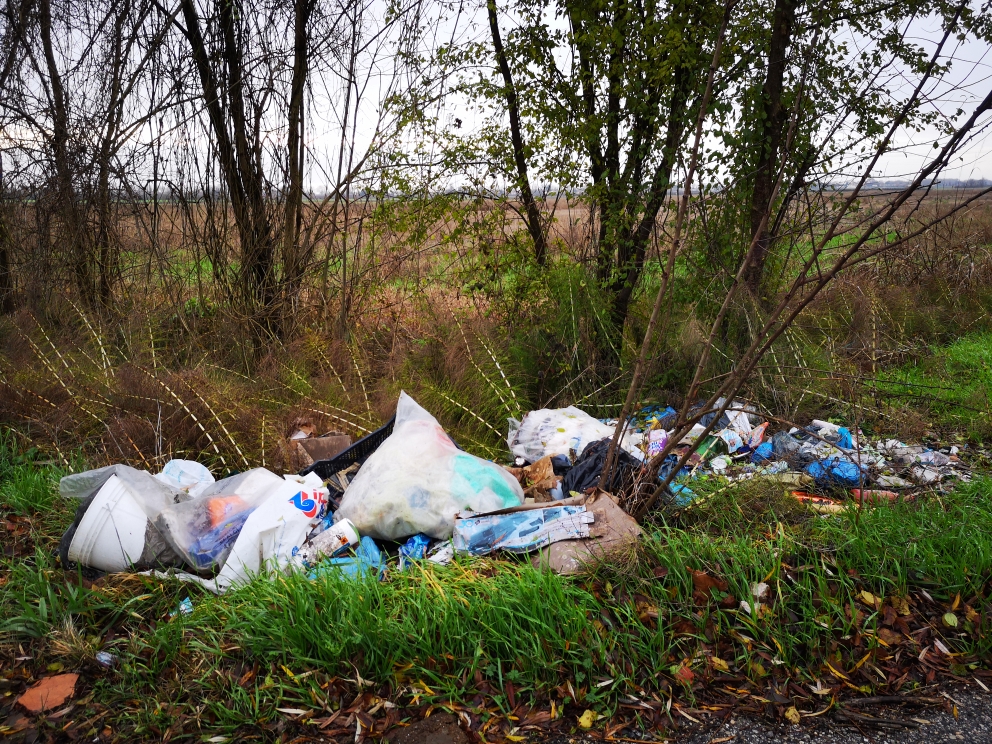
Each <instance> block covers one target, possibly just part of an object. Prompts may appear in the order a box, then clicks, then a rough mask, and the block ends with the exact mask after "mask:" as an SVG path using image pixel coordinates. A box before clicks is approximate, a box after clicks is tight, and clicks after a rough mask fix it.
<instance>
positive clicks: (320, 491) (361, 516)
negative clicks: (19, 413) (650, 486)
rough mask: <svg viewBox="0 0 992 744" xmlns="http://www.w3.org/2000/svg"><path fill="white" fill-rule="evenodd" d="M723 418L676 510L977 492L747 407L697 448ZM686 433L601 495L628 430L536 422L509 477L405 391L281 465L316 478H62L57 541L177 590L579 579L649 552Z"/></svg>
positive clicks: (676, 482) (917, 464)
mask: <svg viewBox="0 0 992 744" xmlns="http://www.w3.org/2000/svg"><path fill="white" fill-rule="evenodd" d="M723 403H724V401H719V402H718V404H717V406H718V407H717V409H716V410H714V411H711V412H708V413H706V414H705V415H704V416H702V417H701V423H699V424H697V425H696V426H695V427H694V428H693V429H692V431H690V432H689V433H688V434H687V435H686V436H685V437H683V438H682V439H681V440H680V441H679V442H678V444H677V446H676V447H675V448H674V449H673V450H672V452H671V454H669V455H668V456H667V457H666V459H665V461H664V463H663V464H662V467H661V468H660V469H659V471H658V473H657V475H652V476H651V477H652V478H657V479H658V480H659V481H663V480H664V479H667V478H668V476H670V475H671V471H672V469H673V468H674V467H676V466H677V464H678V463H679V462H680V461H681V460H682V459H683V458H684V459H685V464H684V466H683V467H682V469H681V470H680V471H679V472H678V473H677V474H676V476H677V477H676V478H675V479H673V483H672V485H671V486H670V488H669V491H668V496H669V499H668V505H669V506H675V507H677V508H682V507H685V506H689V505H691V504H692V503H693V501H694V500H695V498H696V496H695V494H694V493H693V491H692V490H691V488H690V487H689V485H688V483H690V482H691V481H692V479H694V478H699V477H703V476H720V477H724V478H727V479H729V480H741V479H747V478H756V477H761V478H773V479H776V480H778V481H780V482H781V483H783V484H784V485H785V486H786V487H787V488H790V489H791V488H794V489H795V490H792V491H791V493H792V494H793V495H794V496H795V497H796V498H797V499H800V500H806V501H808V503H811V504H814V505H816V506H817V507H819V508H821V509H823V508H824V507H826V510H828V511H829V510H830V507H831V505H834V506H836V508H844V506H843V503H842V502H841V501H840V500H838V499H837V498H836V497H837V496H838V495H840V494H841V493H842V492H847V493H848V494H849V496H850V498H851V499H853V500H854V501H858V502H867V501H884V500H893V499H895V498H898V493H897V492H902V493H909V492H912V489H915V488H917V487H919V486H927V485H928V486H933V485H936V484H939V483H940V482H941V481H942V480H944V479H947V478H952V477H958V478H967V477H968V476H967V471H966V469H964V468H963V466H962V465H961V463H960V461H959V459H958V457H957V450H956V448H950V449H948V450H946V451H936V450H931V449H927V448H924V447H922V446H916V445H907V444H905V443H903V442H899V441H896V440H882V441H875V442H871V441H869V440H868V439H867V438H866V437H865V436H864V435H863V433H861V432H860V431H854V432H852V431H850V430H849V429H847V428H845V427H843V426H839V425H837V424H833V423H830V422H826V421H817V420H814V421H813V422H812V424H811V425H810V426H807V427H806V428H803V429H799V428H791V429H789V430H782V431H778V432H776V433H774V434H772V433H771V432H770V431H769V429H770V424H769V422H767V421H763V420H762V419H761V417H760V416H759V415H758V414H757V413H756V412H755V411H754V410H753V409H752V408H750V407H748V406H746V405H744V404H742V403H736V402H735V404H734V405H733V406H729V407H728V410H727V412H726V413H723V414H721V416H720V418H719V420H717V421H716V422H715V426H713V427H712V432H713V433H712V434H710V435H707V436H703V434H704V433H705V428H706V426H707V425H709V424H711V423H714V419H716V416H717V412H718V411H719V409H721V408H723ZM699 412H700V409H698V408H697V409H696V410H695V411H694V412H693V413H695V414H698V413H699ZM676 419H677V414H676V411H675V410H674V409H673V408H669V407H666V408H662V407H648V408H644V409H642V410H641V411H639V412H638V414H637V415H635V416H634V417H632V418H631V420H630V421H628V422H626V425H625V427H624V433H623V436H622V437H621V439H620V442H619V444H620V447H619V448H618V452H617V459H616V466H615V467H614V468H613V469H612V471H611V475H610V478H609V480H608V482H607V483H606V484H605V485H606V486H607V489H606V490H605V491H604V490H600V489H599V481H600V474H601V472H602V470H603V463H604V461H605V459H606V457H607V452H608V450H609V446H610V442H611V440H612V437H613V436H614V434H615V431H616V426H617V425H618V422H616V421H603V420H598V419H596V418H594V417H592V416H590V415H589V414H588V413H586V412H584V411H582V410H580V409H578V408H575V407H568V408H561V409H541V410H538V411H532V412H530V413H528V414H527V415H526V416H525V417H524V418H523V420H522V421H515V420H511V421H510V431H509V435H508V438H507V444H508V446H509V450H510V453H511V454H512V456H513V458H514V462H513V464H512V465H510V466H503V465H500V464H497V463H494V462H491V461H488V460H484V459H482V458H479V457H476V456H474V455H471V454H469V453H467V452H464V451H463V450H462V449H460V448H459V447H458V445H457V444H456V443H455V442H454V441H453V440H452V439H451V437H449V436H448V434H447V433H446V432H445V431H444V429H443V428H442V427H441V425H440V424H439V423H438V421H437V420H436V419H435V418H434V417H433V416H432V415H431V414H430V413H428V412H427V411H426V410H424V409H423V408H422V407H421V406H419V405H418V404H417V403H416V402H415V401H414V400H413V399H412V398H411V397H410V396H408V395H407V394H406V393H401V394H400V398H399V402H398V404H397V409H396V416H395V417H394V419H393V420H391V421H390V422H389V423H388V424H387V425H386V426H384V427H383V428H382V429H380V430H379V431H377V432H373V433H372V434H370V435H368V436H367V437H365V438H363V439H361V440H359V441H358V442H356V443H354V444H351V440H350V439H349V438H347V437H344V436H343V435H340V434H338V433H334V434H333V435H324V436H323V437H316V436H314V431H313V427H312V426H310V427H309V428H306V427H304V426H303V425H301V426H300V427H299V428H298V430H297V431H296V433H294V435H293V436H292V437H291V438H290V439H289V440H288V441H289V444H290V446H295V447H296V454H293V452H292V451H289V450H287V451H288V452H289V454H288V455H287V461H290V460H292V461H293V462H295V463H297V464H303V465H305V467H303V468H302V469H301V470H300V471H299V473H298V474H297V473H292V474H286V475H277V474H275V473H273V472H271V471H269V470H266V469H265V468H254V469H251V470H248V471H245V472H242V473H238V474H236V475H232V476H230V477H227V478H224V479H222V480H219V481H215V479H214V476H213V475H212V474H211V473H210V471H209V470H208V469H207V468H206V467H204V466H203V465H201V464H199V463H197V462H192V461H188V460H172V461H170V462H169V463H167V464H166V466H165V467H164V468H163V469H162V471H161V472H160V473H155V474H152V473H149V472H146V471H142V470H137V469H135V468H132V467H129V466H126V465H111V466H108V467H104V468H99V469H96V470H90V471H87V472H84V473H79V474H75V475H70V476H66V477H65V478H63V479H62V481H61V483H60V492H61V494H62V495H63V496H64V497H67V498H74V499H78V500H79V506H78V509H77V511H76V518H75V520H74V522H73V524H72V525H71V526H70V528H69V529H68V530H67V532H66V533H65V535H64V536H63V538H62V541H61V545H60V553H61V558H62V563H63V565H64V566H71V565H73V564H77V565H80V566H85V567H88V568H90V569H96V570H100V571H107V572H116V571H143V572H146V573H149V574H152V575H156V576H172V577H175V578H179V579H181V580H184V581H191V582H197V583H199V584H201V585H203V586H204V587H206V588H208V589H210V590H212V591H215V592H224V591H226V590H227V589H228V588H230V587H232V586H234V585H237V584H240V583H244V582H248V581H250V580H251V579H252V578H253V577H255V576H258V575H262V574H265V575H271V574H275V573H288V572H291V571H302V572H304V573H305V574H306V575H307V576H309V577H310V578H317V577H318V576H322V575H326V574H327V573H329V572H337V573H340V574H341V575H343V576H346V577H359V576H368V575H374V576H379V577H382V576H383V575H384V573H385V572H386V570H387V568H388V567H391V566H392V567H395V568H396V569H397V570H404V569H406V568H407V567H408V566H410V565H411V564H412V563H413V562H415V561H421V560H428V561H432V562H435V563H440V564H444V563H447V562H450V561H451V560H453V559H454V557H455V556H456V555H462V556H483V555H489V554H493V553H497V552H507V553H518V554H524V553H526V554H530V555H531V560H532V562H533V563H534V565H536V566H539V567H548V568H550V569H551V570H554V571H557V572H559V573H573V572H576V571H579V570H581V569H582V566H583V564H585V563H586V562H588V561H589V560H590V559H591V558H594V557H596V556H601V555H605V554H606V553H608V552H609V551H612V550H615V549H617V548H619V547H621V546H622V545H624V544H627V543H629V542H631V541H634V540H636V539H637V538H638V537H639V535H640V534H641V530H640V527H639V526H638V525H637V522H636V521H635V520H634V519H633V518H632V517H631V516H630V515H629V514H627V513H626V512H625V511H624V509H623V508H622V506H621V505H622V504H623V503H624V501H623V499H622V498H620V499H618V498H617V496H618V495H620V496H621V497H622V496H623V495H624V494H628V493H629V492H630V490H631V489H632V488H635V487H636V486H638V485H639V484H642V483H643V481H644V479H645V477H646V473H647V472H648V471H647V468H646V463H648V462H649V461H650V460H651V458H654V457H656V456H657V455H659V454H660V453H662V452H663V451H664V449H665V447H666V445H667V444H668V441H669V439H670V438H671V437H672V436H674V433H675V422H676ZM304 445H305V446H304ZM318 454H319V456H320V457H321V458H322V459H314V456H315V455H318ZM290 455H292V457H290ZM686 455H688V456H686ZM293 458H295V459H293ZM394 559H395V561H394Z"/></svg>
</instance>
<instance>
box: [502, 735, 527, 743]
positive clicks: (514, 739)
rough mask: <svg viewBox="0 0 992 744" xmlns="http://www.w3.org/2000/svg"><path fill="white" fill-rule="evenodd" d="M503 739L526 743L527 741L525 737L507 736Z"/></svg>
mask: <svg viewBox="0 0 992 744" xmlns="http://www.w3.org/2000/svg"><path fill="white" fill-rule="evenodd" d="M503 738H505V739H506V740H507V741H526V740H527V737H526V736H510V735H509V734H507V735H506V736H505V737H503Z"/></svg>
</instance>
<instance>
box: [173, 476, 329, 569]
mask: <svg viewBox="0 0 992 744" xmlns="http://www.w3.org/2000/svg"><path fill="white" fill-rule="evenodd" d="M319 485H320V484H319V482H318V483H317V486H318V487H319ZM300 486H301V484H298V483H295V482H292V481H287V480H285V479H284V478H280V477H279V476H278V475H276V474H275V473H273V472H271V471H269V470H266V469H265V468H253V469H252V470H247V471H245V472H244V473H239V474H237V475H233V476H231V477H230V478H225V479H223V480H221V481H218V482H216V483H214V484H213V485H211V486H209V487H208V488H207V489H205V490H204V491H203V492H202V493H201V494H200V495H199V496H198V497H197V498H195V499H191V500H189V501H185V502H183V503H181V504H176V505H173V506H170V507H168V508H166V509H163V510H162V512H161V513H160V514H159V515H158V518H157V519H156V520H155V526H156V527H158V529H159V531H160V532H161V533H162V534H163V535H164V536H165V538H166V539H167V540H168V541H169V542H170V543H171V544H172V546H173V547H174V548H175V550H176V551H177V552H178V553H179V554H180V555H181V556H182V558H183V560H185V561H186V563H188V564H189V565H190V566H191V567H192V568H194V569H196V570H197V571H211V570H213V569H215V568H218V567H220V566H223V565H224V564H225V562H226V561H227V558H228V555H229V554H230V552H231V549H232V548H233V547H234V544H235V542H236V541H237V539H238V537H239V536H240V535H241V532H242V529H243V528H244V526H245V523H246V522H247V521H248V519H249V518H250V517H251V515H252V514H253V513H254V512H255V510H256V509H257V508H259V507H260V506H261V505H262V504H263V503H265V502H266V501H267V500H268V499H270V498H271V497H272V496H273V495H278V494H282V496H283V500H288V499H291V498H292V497H293V496H294V495H295V494H296V493H303V489H301V487H300ZM301 504H302V505H303V506H306V507H307V509H304V511H310V512H312V514H307V515H306V516H307V517H308V519H310V520H313V519H317V518H318V517H319V516H322V513H321V512H322V509H323V508H324V507H325V504H326V502H325V501H324V500H323V499H320V498H314V497H312V496H307V497H306V498H302V497H301Z"/></svg>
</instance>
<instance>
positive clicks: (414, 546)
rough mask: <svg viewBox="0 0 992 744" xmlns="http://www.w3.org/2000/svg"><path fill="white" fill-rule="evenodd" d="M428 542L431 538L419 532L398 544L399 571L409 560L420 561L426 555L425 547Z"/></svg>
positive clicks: (429, 542)
mask: <svg viewBox="0 0 992 744" xmlns="http://www.w3.org/2000/svg"><path fill="white" fill-rule="evenodd" d="M430 544H431V538H430V537H429V536H428V535H425V534H424V533H423V532H420V533H418V534H416V535H414V536H413V537H411V538H410V539H409V540H407V541H406V542H405V543H403V544H402V545H400V551H399V553H400V571H402V570H403V569H404V568H406V564H407V563H409V562H411V561H422V560H423V559H424V558H425V557H426V556H427V547H428V546H429V545H430Z"/></svg>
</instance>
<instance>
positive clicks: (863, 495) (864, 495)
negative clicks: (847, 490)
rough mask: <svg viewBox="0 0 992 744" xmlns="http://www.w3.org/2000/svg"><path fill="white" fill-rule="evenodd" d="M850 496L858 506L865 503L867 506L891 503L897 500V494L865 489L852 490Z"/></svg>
mask: <svg viewBox="0 0 992 744" xmlns="http://www.w3.org/2000/svg"><path fill="white" fill-rule="evenodd" d="M851 495H852V496H854V500H855V501H857V502H858V503H859V504H864V503H865V502H866V501H867V502H868V503H869V504H884V503H891V502H893V501H896V500H897V499H898V498H899V494H897V493H896V492H895V491H877V490H870V489H867V488H852V489H851Z"/></svg>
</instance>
